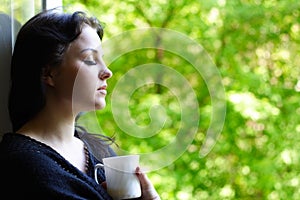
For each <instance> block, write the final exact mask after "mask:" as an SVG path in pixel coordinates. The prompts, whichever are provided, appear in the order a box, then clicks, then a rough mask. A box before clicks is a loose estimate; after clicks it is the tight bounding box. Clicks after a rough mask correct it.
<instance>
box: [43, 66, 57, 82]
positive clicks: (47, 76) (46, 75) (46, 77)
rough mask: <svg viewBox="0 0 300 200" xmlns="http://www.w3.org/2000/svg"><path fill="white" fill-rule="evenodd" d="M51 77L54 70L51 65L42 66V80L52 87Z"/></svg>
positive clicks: (52, 80)
mask: <svg viewBox="0 0 300 200" xmlns="http://www.w3.org/2000/svg"><path fill="white" fill-rule="evenodd" d="M53 77H54V72H53V69H51V67H49V66H47V67H45V68H43V71H42V81H43V83H44V84H45V85H48V86H52V87H54V86H55V82H54V79H53Z"/></svg>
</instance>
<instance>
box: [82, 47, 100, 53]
mask: <svg viewBox="0 0 300 200" xmlns="http://www.w3.org/2000/svg"><path fill="white" fill-rule="evenodd" d="M85 51H92V52H94V53H97V52H98V51H97V50H96V49H93V48H87V49H83V50H81V51H80V53H83V52H85Z"/></svg>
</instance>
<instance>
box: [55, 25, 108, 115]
mask: <svg viewBox="0 0 300 200" xmlns="http://www.w3.org/2000/svg"><path fill="white" fill-rule="evenodd" d="M111 76H112V72H111V71H110V70H109V69H108V68H107V67H106V65H105V63H104V61H103V50H102V47H101V40H100V38H99V36H98V35H97V33H96V30H95V29H93V28H92V27H90V26H88V25H85V26H84V27H83V29H82V32H81V34H80V35H79V37H78V38H77V39H76V40H75V41H73V42H72V43H71V44H70V46H69V48H68V49H67V50H66V52H65V55H64V59H63V62H62V64H61V65H60V66H59V67H58V68H57V69H56V71H55V73H54V76H53V83H54V87H55V93H56V94H55V95H56V96H57V97H59V101H60V102H64V103H67V104H65V105H67V106H72V110H73V113H75V114H77V113H79V112H82V111H90V110H94V109H102V108H103V107H105V105H106V102H105V96H106V87H107V83H106V81H107V79H108V78H110V77H111Z"/></svg>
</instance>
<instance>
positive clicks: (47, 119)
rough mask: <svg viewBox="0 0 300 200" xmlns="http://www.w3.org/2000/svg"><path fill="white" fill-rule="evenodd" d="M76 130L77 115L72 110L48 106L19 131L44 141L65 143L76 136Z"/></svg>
mask: <svg viewBox="0 0 300 200" xmlns="http://www.w3.org/2000/svg"><path fill="white" fill-rule="evenodd" d="M74 131H75V116H74V115H73V114H72V112H66V111H65V110H63V109H59V108H48V107H47V106H46V107H45V108H44V109H43V110H41V112H39V113H38V114H37V115H36V116H35V117H34V118H33V119H32V120H30V121H29V122H27V123H26V124H25V125H24V126H23V127H22V128H21V129H20V130H18V131H17V132H18V133H21V134H24V135H28V136H30V137H33V138H34V139H37V140H39V141H42V142H44V143H57V142H60V143H64V142H68V141H70V139H71V138H74Z"/></svg>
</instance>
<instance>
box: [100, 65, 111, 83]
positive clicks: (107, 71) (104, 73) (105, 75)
mask: <svg viewBox="0 0 300 200" xmlns="http://www.w3.org/2000/svg"><path fill="white" fill-rule="evenodd" d="M112 75H113V73H112V71H110V69H108V68H107V67H105V69H104V70H103V71H102V72H100V73H99V78H100V79H101V80H106V79H109V78H110V77H112Z"/></svg>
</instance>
